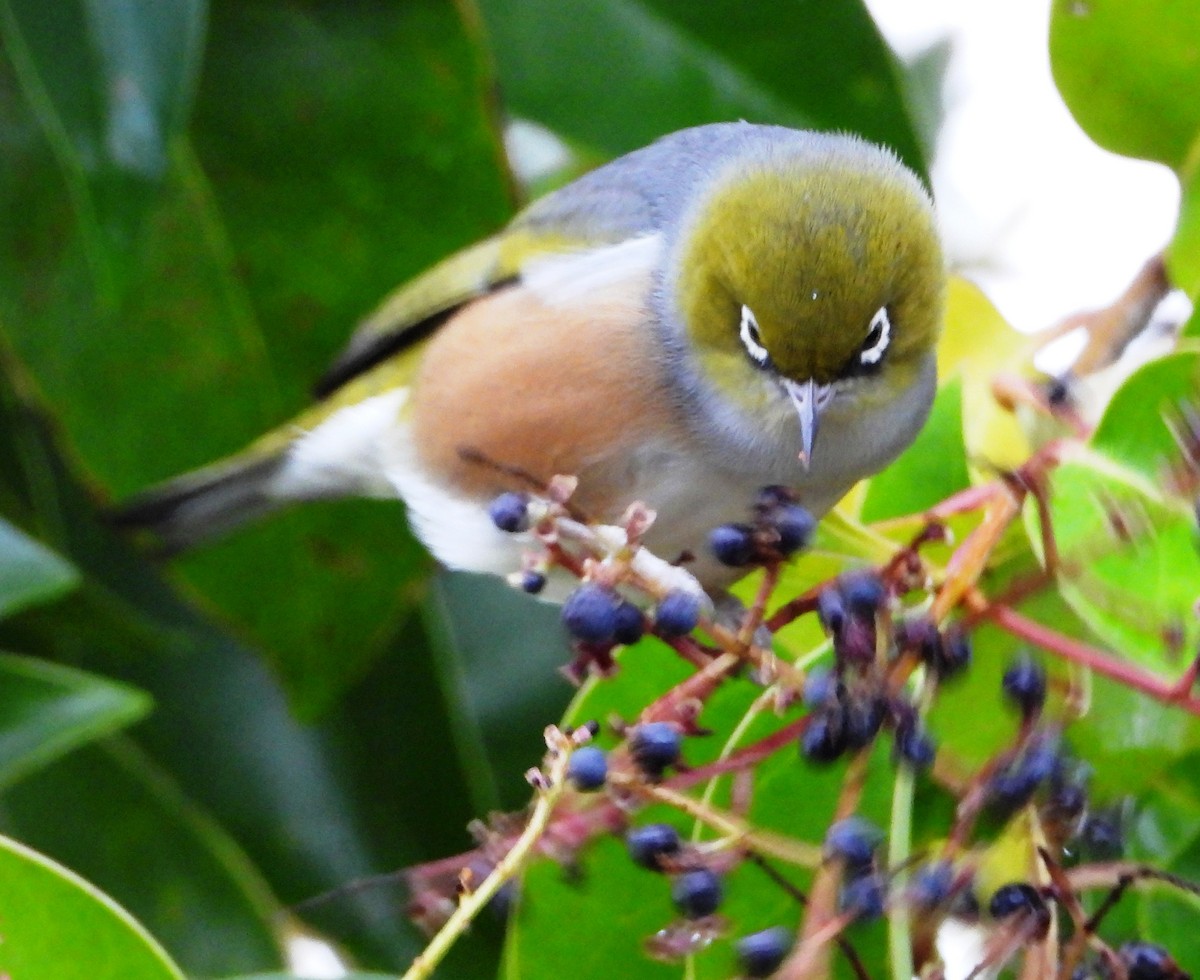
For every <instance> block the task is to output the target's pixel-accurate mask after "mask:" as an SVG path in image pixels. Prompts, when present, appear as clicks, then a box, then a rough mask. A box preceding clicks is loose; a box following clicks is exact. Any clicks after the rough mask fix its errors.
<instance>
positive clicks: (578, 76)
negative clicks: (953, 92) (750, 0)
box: [480, 0, 924, 172]
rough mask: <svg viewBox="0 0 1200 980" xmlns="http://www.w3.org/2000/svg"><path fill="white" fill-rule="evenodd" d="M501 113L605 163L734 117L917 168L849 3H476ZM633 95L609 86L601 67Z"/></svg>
mask: <svg viewBox="0 0 1200 980" xmlns="http://www.w3.org/2000/svg"><path fill="white" fill-rule="evenodd" d="M480 8H481V10H482V12H483V17H484V21H485V23H486V25H487V29H488V34H489V36H490V39H491V42H492V50H493V52H494V55H495V58H496V62H497V66H498V70H499V74H500V83H501V86H502V88H503V91H504V95H505V99H506V101H507V103H508V105H509V107H510V108H511V109H512V110H513V111H514V112H515V113H517V114H518V115H522V116H526V117H528V118H530V119H533V120H535V121H537V122H540V123H542V124H543V125H546V126H548V127H549V128H551V129H553V130H555V131H556V132H559V133H561V134H562V135H564V136H565V137H567V138H568V139H570V140H573V141H577V142H580V143H582V144H584V145H590V146H592V147H596V148H598V149H600V150H602V151H603V152H605V153H607V154H610V155H616V154H619V153H626V152H628V151H629V150H633V149H636V148H637V147H639V146H642V145H643V144H645V143H648V142H650V141H651V140H653V139H655V138H657V137H658V136H661V135H663V134H664V133H668V132H671V131H672V130H676V129H682V128H684V127H685V126H694V125H697V124H700V123H706V122H717V121H727V120H734V119H748V120H750V121H752V122H763V123H765V122H772V123H779V124H782V125H787V126H795V127H798V128H819V129H850V130H853V131H855V132H859V133H862V134H863V135H864V136H867V137H868V138H870V139H873V140H875V141H877V142H880V143H885V144H888V145H890V146H892V147H894V148H895V149H896V150H897V151H898V152H899V153H900V155H901V156H902V157H903V158H904V159H905V161H907V162H908V163H909V164H910V165H911V166H912V167H914V168H915V169H916V170H918V171H919V172H923V171H924V157H923V154H922V151H921V149H920V146H919V144H918V141H917V137H916V135H915V133H914V130H913V127H912V124H911V122H910V120H909V118H908V114H907V111H906V108H905V105H904V99H903V96H902V93H901V85H900V82H899V71H898V69H897V66H896V62H895V59H894V57H893V55H892V53H891V52H890V51H889V50H888V48H887V46H886V45H885V44H884V42H883V40H882V38H881V36H880V34H879V31H878V30H877V29H876V27H875V25H874V23H873V22H872V21H871V18H870V16H869V15H868V14H867V12H866V9H865V7H864V6H863V5H862V4H861V3H859V2H857V0H828V2H822V3H789V4H776V5H773V6H772V7H771V9H770V13H769V15H764V9H763V8H761V7H758V6H757V5H755V4H745V3H739V2H737V0H716V2H708V3H703V4H697V3H691V2H688V0H617V2H613V0H579V2H575V3H571V4H562V3H557V2H555V0H481V2H480ZM614 65H620V66H621V74H622V77H624V78H627V79H631V80H633V79H635V80H636V84H619V85H614V84H613V74H612V71H613V66H614Z"/></svg>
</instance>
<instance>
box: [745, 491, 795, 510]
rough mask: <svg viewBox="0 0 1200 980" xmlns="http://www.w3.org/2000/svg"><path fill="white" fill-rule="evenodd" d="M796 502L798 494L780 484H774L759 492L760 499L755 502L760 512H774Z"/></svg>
mask: <svg viewBox="0 0 1200 980" xmlns="http://www.w3.org/2000/svg"><path fill="white" fill-rule="evenodd" d="M795 502H796V494H795V492H794V491H793V490H791V489H789V488H788V487H784V486H780V485H779V484H772V485H771V486H769V487H763V488H762V489H761V490H759V491H758V499H757V500H756V501H755V502H754V507H755V509H756V510H758V511H772V510H775V509H777V508H779V507H786V506H788V505H789V504H794V503H795Z"/></svg>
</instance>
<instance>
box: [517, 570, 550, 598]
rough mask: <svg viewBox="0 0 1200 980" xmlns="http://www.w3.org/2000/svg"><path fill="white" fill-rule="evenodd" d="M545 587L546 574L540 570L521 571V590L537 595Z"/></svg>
mask: <svg viewBox="0 0 1200 980" xmlns="http://www.w3.org/2000/svg"><path fill="white" fill-rule="evenodd" d="M545 587H546V576H545V575H543V574H542V573H541V572H534V571H525V572H522V573H521V590H522V591H524V592H528V593H529V594H530V595H537V594H538V593H539V592H541V591H542V589H544V588H545Z"/></svg>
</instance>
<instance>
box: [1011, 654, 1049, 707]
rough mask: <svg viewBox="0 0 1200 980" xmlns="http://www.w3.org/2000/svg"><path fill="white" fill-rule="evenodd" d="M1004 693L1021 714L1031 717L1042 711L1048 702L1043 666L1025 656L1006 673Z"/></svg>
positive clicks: (1015, 662)
mask: <svg viewBox="0 0 1200 980" xmlns="http://www.w3.org/2000/svg"><path fill="white" fill-rule="evenodd" d="M1002 684H1003V686H1004V693H1005V694H1006V695H1007V696H1008V699H1009V700H1010V701H1012V702H1013V703H1014V704H1015V705H1016V706H1017V707H1018V708H1020V709H1021V713H1022V714H1024V715H1026V716H1029V715H1035V714H1037V713H1038V712H1039V711H1041V710H1042V705H1043V704H1044V703H1045V700H1046V671H1045V670H1044V669H1043V667H1042V665H1041V664H1039V663H1038V662H1037V661H1036V660H1034V659H1033V658H1032V657H1030V656H1029V655H1028V654H1024V655H1023V656H1021V657H1019V658H1018V659H1017V660H1015V661H1014V662H1013V664H1012V665H1011V666H1010V667H1009V668H1008V670H1006V671H1005V672H1004V680H1003V681H1002Z"/></svg>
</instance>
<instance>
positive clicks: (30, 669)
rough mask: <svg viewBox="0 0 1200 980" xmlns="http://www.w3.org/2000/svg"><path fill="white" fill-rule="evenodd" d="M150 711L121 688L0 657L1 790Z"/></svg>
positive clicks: (29, 660)
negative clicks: (1, 719) (0, 719)
mask: <svg viewBox="0 0 1200 980" xmlns="http://www.w3.org/2000/svg"><path fill="white" fill-rule="evenodd" d="M149 711H150V699H149V698H148V697H146V695H145V694H143V693H142V692H140V691H137V690H134V689H133V688H130V687H127V686H126V685H124V684H117V683H114V682H113V681H110V680H106V679H104V678H100V677H96V676H94V675H91V674H85V673H83V672H82V671H78V670H72V669H70V668H69V667H62V666H59V665H58V664H52V663H48V662H47V661H44V660H38V659H35V658H33V657H17V656H13V655H12V654H0V718H3V719H4V721H3V724H2V725H0V789H3V788H4V787H6V786H9V785H11V784H12V783H14V782H16V781H17V780H18V779H20V778H22V777H23V776H25V775H26V774H27V773H29V772H32V771H33V770H35V769H39V768H41V767H42V766H45V765H47V764H49V763H50V762H53V761H54V760H55V759H57V758H58V757H59V756H61V755H63V754H65V753H67V752H69V751H71V750H72V749H74V748H76V747H78V746H80V745H83V744H85V743H86V742H90V741H92V740H93V739H97V738H100V737H101V736H104V735H109V734H111V733H113V732H115V731H117V730H118V729H120V728H123V727H124V726H126V725H129V724H132V723H133V722H135V721H137V720H138V719H139V718H141V717H143V716H144V715H146V714H147V713H148V712H149Z"/></svg>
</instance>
